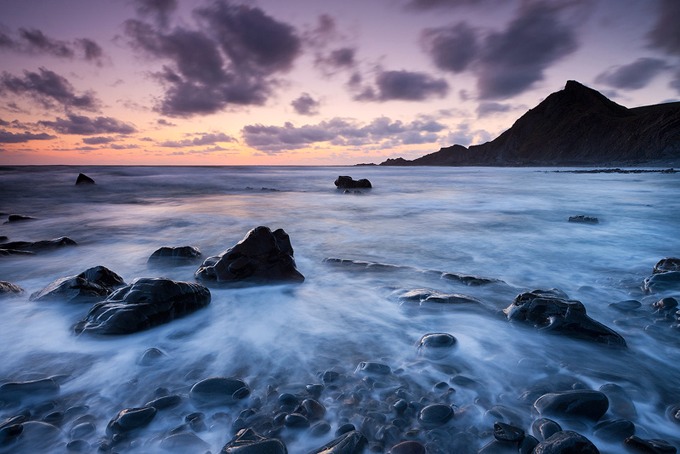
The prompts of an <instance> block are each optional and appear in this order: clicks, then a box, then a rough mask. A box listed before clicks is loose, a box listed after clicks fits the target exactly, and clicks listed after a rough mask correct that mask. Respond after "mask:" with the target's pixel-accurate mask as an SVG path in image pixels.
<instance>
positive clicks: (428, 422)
mask: <svg viewBox="0 0 680 454" xmlns="http://www.w3.org/2000/svg"><path fill="white" fill-rule="evenodd" d="M451 418H453V408H451V406H449V405H444V404H431V405H428V406H426V407H424V408H423V409H422V410H420V413H419V414H418V421H420V423H421V424H423V425H424V426H441V425H443V424H446V423H447V422H449V420H450V419H451Z"/></svg>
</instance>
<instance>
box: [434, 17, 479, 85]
mask: <svg viewBox="0 0 680 454" xmlns="http://www.w3.org/2000/svg"><path fill="white" fill-rule="evenodd" d="M421 42H422V44H423V47H424V48H425V50H426V52H427V53H428V54H429V55H430V56H431V57H432V59H433V60H434V64H435V65H436V66H437V67H438V68H440V69H443V70H445V71H452V72H454V73H459V72H461V71H464V70H466V69H467V68H468V66H469V65H470V63H472V62H473V61H474V59H475V57H476V56H477V53H478V51H479V43H478V38H477V33H476V32H475V30H474V29H473V28H472V27H470V26H469V25H468V24H467V23H465V22H461V23H459V24H456V25H453V26H451V27H440V28H429V29H425V30H424V31H423V32H422V34H421Z"/></svg>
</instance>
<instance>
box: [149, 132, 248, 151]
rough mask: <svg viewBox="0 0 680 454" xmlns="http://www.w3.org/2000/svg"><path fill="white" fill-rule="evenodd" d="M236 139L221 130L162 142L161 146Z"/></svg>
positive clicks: (193, 144)
mask: <svg viewBox="0 0 680 454" xmlns="http://www.w3.org/2000/svg"><path fill="white" fill-rule="evenodd" d="M235 141H236V139H234V138H233V137H231V136H228V135H226V134H224V133H223V132H220V133H205V134H201V135H200V136H199V137H194V138H193V139H185V140H179V141H172V140H170V141H166V142H162V143H160V144H159V146H161V147H168V148H186V147H195V146H201V145H214V144H216V143H217V142H235Z"/></svg>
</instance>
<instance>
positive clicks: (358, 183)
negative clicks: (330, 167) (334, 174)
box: [335, 175, 373, 189]
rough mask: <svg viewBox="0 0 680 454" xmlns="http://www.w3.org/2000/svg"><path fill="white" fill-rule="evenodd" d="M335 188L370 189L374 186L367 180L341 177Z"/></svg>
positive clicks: (337, 180) (336, 181)
mask: <svg viewBox="0 0 680 454" xmlns="http://www.w3.org/2000/svg"><path fill="white" fill-rule="evenodd" d="M335 186H336V187H337V188H338V189H370V188H372V187H373V186H372V185H371V182H370V181H368V180H367V179H365V178H362V179H361V180H355V179H353V178H352V177H350V176H347V175H341V176H339V177H338V178H337V179H336V180H335Z"/></svg>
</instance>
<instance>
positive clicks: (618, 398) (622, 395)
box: [599, 383, 638, 419]
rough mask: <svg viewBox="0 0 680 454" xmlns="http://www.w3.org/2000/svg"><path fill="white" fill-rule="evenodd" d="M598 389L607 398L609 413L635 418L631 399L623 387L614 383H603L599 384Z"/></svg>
mask: <svg viewBox="0 0 680 454" xmlns="http://www.w3.org/2000/svg"><path fill="white" fill-rule="evenodd" d="M599 390H600V391H602V392H603V393H605V394H606V395H607V398H608V399H609V413H611V414H612V415H614V416H615V417H617V418H624V419H636V418H637V415H638V414H637V410H636V408H635V403H634V402H633V399H631V397H630V396H629V395H628V393H627V392H626V390H625V389H623V388H622V387H621V386H620V385H617V384H616V383H605V384H604V385H602V386H600V388H599Z"/></svg>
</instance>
